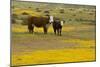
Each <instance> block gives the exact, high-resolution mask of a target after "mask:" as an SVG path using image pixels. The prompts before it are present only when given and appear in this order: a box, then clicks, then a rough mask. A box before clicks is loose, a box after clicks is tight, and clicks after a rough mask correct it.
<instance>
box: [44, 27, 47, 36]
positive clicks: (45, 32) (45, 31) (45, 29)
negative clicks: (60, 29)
mask: <svg viewBox="0 0 100 67" xmlns="http://www.w3.org/2000/svg"><path fill="white" fill-rule="evenodd" d="M43 30H44V34H47V28H46V26H44V27H43Z"/></svg>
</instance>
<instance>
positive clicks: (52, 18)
mask: <svg viewBox="0 0 100 67" xmlns="http://www.w3.org/2000/svg"><path fill="white" fill-rule="evenodd" d="M53 21H54V17H53V16H49V23H50V24H51V23H53Z"/></svg>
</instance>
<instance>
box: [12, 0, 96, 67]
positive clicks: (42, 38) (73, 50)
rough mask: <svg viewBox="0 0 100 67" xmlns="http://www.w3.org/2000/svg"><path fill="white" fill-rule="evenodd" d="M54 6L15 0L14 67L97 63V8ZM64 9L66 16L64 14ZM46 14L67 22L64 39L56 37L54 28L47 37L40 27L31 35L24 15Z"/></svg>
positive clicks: (64, 28)
mask: <svg viewBox="0 0 100 67" xmlns="http://www.w3.org/2000/svg"><path fill="white" fill-rule="evenodd" d="M50 5H51V4H49V3H48V4H47V3H42V4H41V3H35V2H18V1H17V2H16V1H13V3H12V14H13V15H14V16H13V17H12V18H13V19H14V20H15V21H16V23H12V24H11V25H12V28H11V30H12V45H11V46H12V47H11V64H12V66H19V65H32V64H33V65H35V64H48V63H65V62H66V63H67V62H83V61H95V60H96V59H95V47H96V43H95V36H96V34H95V24H96V19H95V6H89V5H71V4H66V5H65V4H60V5H59V4H52V5H51V6H50ZM38 7H39V8H38ZM47 7H48V8H47ZM37 8H38V10H39V12H38V11H37ZM54 9H55V10H54ZM62 9H64V13H60V10H62ZM44 11H49V12H50V13H49V14H50V15H53V16H55V17H59V18H60V19H63V20H65V24H64V26H63V29H62V36H57V35H54V33H53V29H52V25H50V27H49V29H48V34H43V29H42V28H36V27H35V32H34V33H33V34H29V33H28V29H27V25H23V24H22V23H23V18H24V19H25V17H26V15H23V13H24V14H25V13H28V14H29V15H32V16H44V15H45V14H46V13H44ZM24 23H25V22H24Z"/></svg>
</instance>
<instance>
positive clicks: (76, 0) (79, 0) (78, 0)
mask: <svg viewBox="0 0 100 67" xmlns="http://www.w3.org/2000/svg"><path fill="white" fill-rule="evenodd" d="M22 1H37V2H55V3H68V4H82V5H96V0H22Z"/></svg>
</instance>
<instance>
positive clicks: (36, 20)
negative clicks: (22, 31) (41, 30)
mask: <svg viewBox="0 0 100 67" xmlns="http://www.w3.org/2000/svg"><path fill="white" fill-rule="evenodd" d="M48 23H49V19H48V18H46V17H35V16H32V17H30V18H29V24H34V25H35V26H36V27H43V26H44V25H46V24H48Z"/></svg>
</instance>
